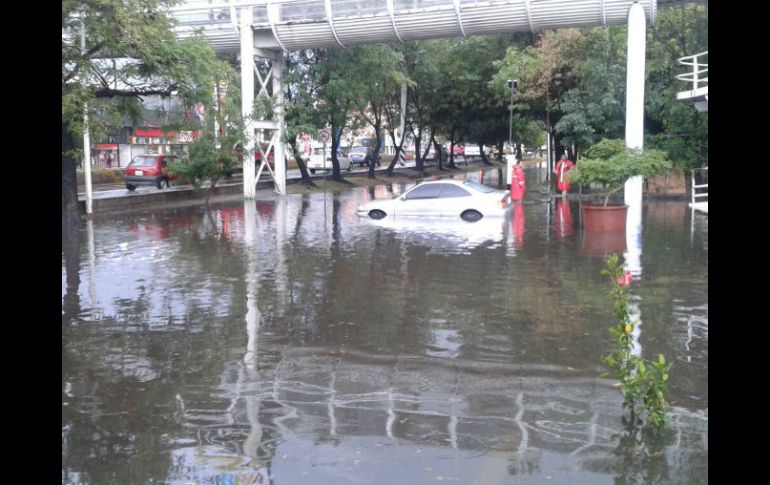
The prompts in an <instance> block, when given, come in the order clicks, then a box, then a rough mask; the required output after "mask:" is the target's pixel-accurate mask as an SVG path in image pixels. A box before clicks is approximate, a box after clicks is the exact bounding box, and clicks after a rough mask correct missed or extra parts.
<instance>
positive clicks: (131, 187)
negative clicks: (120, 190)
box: [126, 184, 136, 192]
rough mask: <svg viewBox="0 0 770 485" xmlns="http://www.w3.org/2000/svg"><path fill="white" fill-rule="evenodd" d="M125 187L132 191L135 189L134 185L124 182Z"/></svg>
mask: <svg viewBox="0 0 770 485" xmlns="http://www.w3.org/2000/svg"><path fill="white" fill-rule="evenodd" d="M126 188H127V189H128V190H130V191H132V192H133V191H134V190H136V185H131V184H126Z"/></svg>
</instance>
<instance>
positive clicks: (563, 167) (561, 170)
mask: <svg viewBox="0 0 770 485" xmlns="http://www.w3.org/2000/svg"><path fill="white" fill-rule="evenodd" d="M574 166H575V164H574V163H572V162H571V161H570V160H569V159H568V158H567V155H562V156H561V160H559V162H558V163H557V164H556V167H555V168H554V169H553V174H554V175H556V189H557V190H559V191H560V192H561V196H562V198H566V197H567V191H568V190H569V182H568V181H567V178H566V177H565V176H566V175H567V172H569V171H570V170H572V167H574Z"/></svg>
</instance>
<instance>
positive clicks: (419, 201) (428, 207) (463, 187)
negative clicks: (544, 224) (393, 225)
mask: <svg viewBox="0 0 770 485" xmlns="http://www.w3.org/2000/svg"><path fill="white" fill-rule="evenodd" d="M510 207H511V197H510V192H509V191H507V190H497V189H493V188H492V187H487V186H486V185H482V184H480V183H478V182H475V181H473V180H432V181H429V182H423V183H421V184H419V185H415V186H414V187H412V188H411V189H409V190H408V191H406V192H405V193H404V194H403V195H399V196H397V197H394V198H393V199H384V200H374V201H372V202H369V203H367V204H363V205H361V206H359V207H358V208H357V209H356V214H358V215H359V216H364V217H365V216H369V217H371V218H372V219H382V218H384V217H386V216H397V217H403V216H407V217H408V216H428V217H448V218H458V217H459V218H460V219H463V220H465V221H468V222H475V221H478V220H479V219H481V218H482V217H487V216H502V215H504V214H505V212H506V211H507V210H508V209H509V208H510Z"/></svg>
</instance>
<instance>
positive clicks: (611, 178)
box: [567, 139, 671, 207]
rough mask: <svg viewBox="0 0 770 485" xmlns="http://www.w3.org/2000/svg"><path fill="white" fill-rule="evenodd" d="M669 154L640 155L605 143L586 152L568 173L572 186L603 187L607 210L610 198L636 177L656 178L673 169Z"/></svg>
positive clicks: (618, 144) (612, 142)
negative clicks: (592, 185) (597, 185)
mask: <svg viewBox="0 0 770 485" xmlns="http://www.w3.org/2000/svg"><path fill="white" fill-rule="evenodd" d="M667 158H668V155H667V154H666V152H662V151H660V150H652V149H648V150H644V151H643V152H637V151H634V150H631V149H629V148H626V144H625V142H624V141H623V140H606V139H605V140H602V141H600V142H599V143H597V144H595V145H592V146H591V147H589V148H587V149H586V150H585V152H584V153H583V158H582V159H581V160H580V162H578V163H577V165H575V168H573V169H572V170H570V171H569V172H568V173H567V180H569V181H570V182H572V183H576V184H582V185H588V184H592V183H600V184H602V185H604V187H605V188H606V190H607V192H605V194H604V195H605V197H604V206H605V207H606V206H607V202H608V201H609V198H610V195H612V194H614V193H615V192H618V191H619V190H620V189H622V188H623V186H624V184H625V182H626V180H628V179H630V178H631V177H635V176H637V175H641V176H643V177H654V176H656V175H660V174H662V173H664V172H665V171H666V170H668V169H670V168H671V162H670V161H668V160H667Z"/></svg>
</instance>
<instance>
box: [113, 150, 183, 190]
mask: <svg viewBox="0 0 770 485" xmlns="http://www.w3.org/2000/svg"><path fill="white" fill-rule="evenodd" d="M174 161H176V156H175V155H137V156H135V157H134V158H133V159H132V160H131V163H129V164H128V166H127V167H126V172H125V181H126V188H127V189H128V190H131V191H133V190H135V189H136V187H137V186H139V185H154V186H156V187H157V188H158V189H162V188H163V184H164V183H165V184H166V187H168V186H169V182H170V181H172V180H175V179H176V176H174V175H171V174H169V173H168V168H167V165H168V164H169V163H171V162H174Z"/></svg>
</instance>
